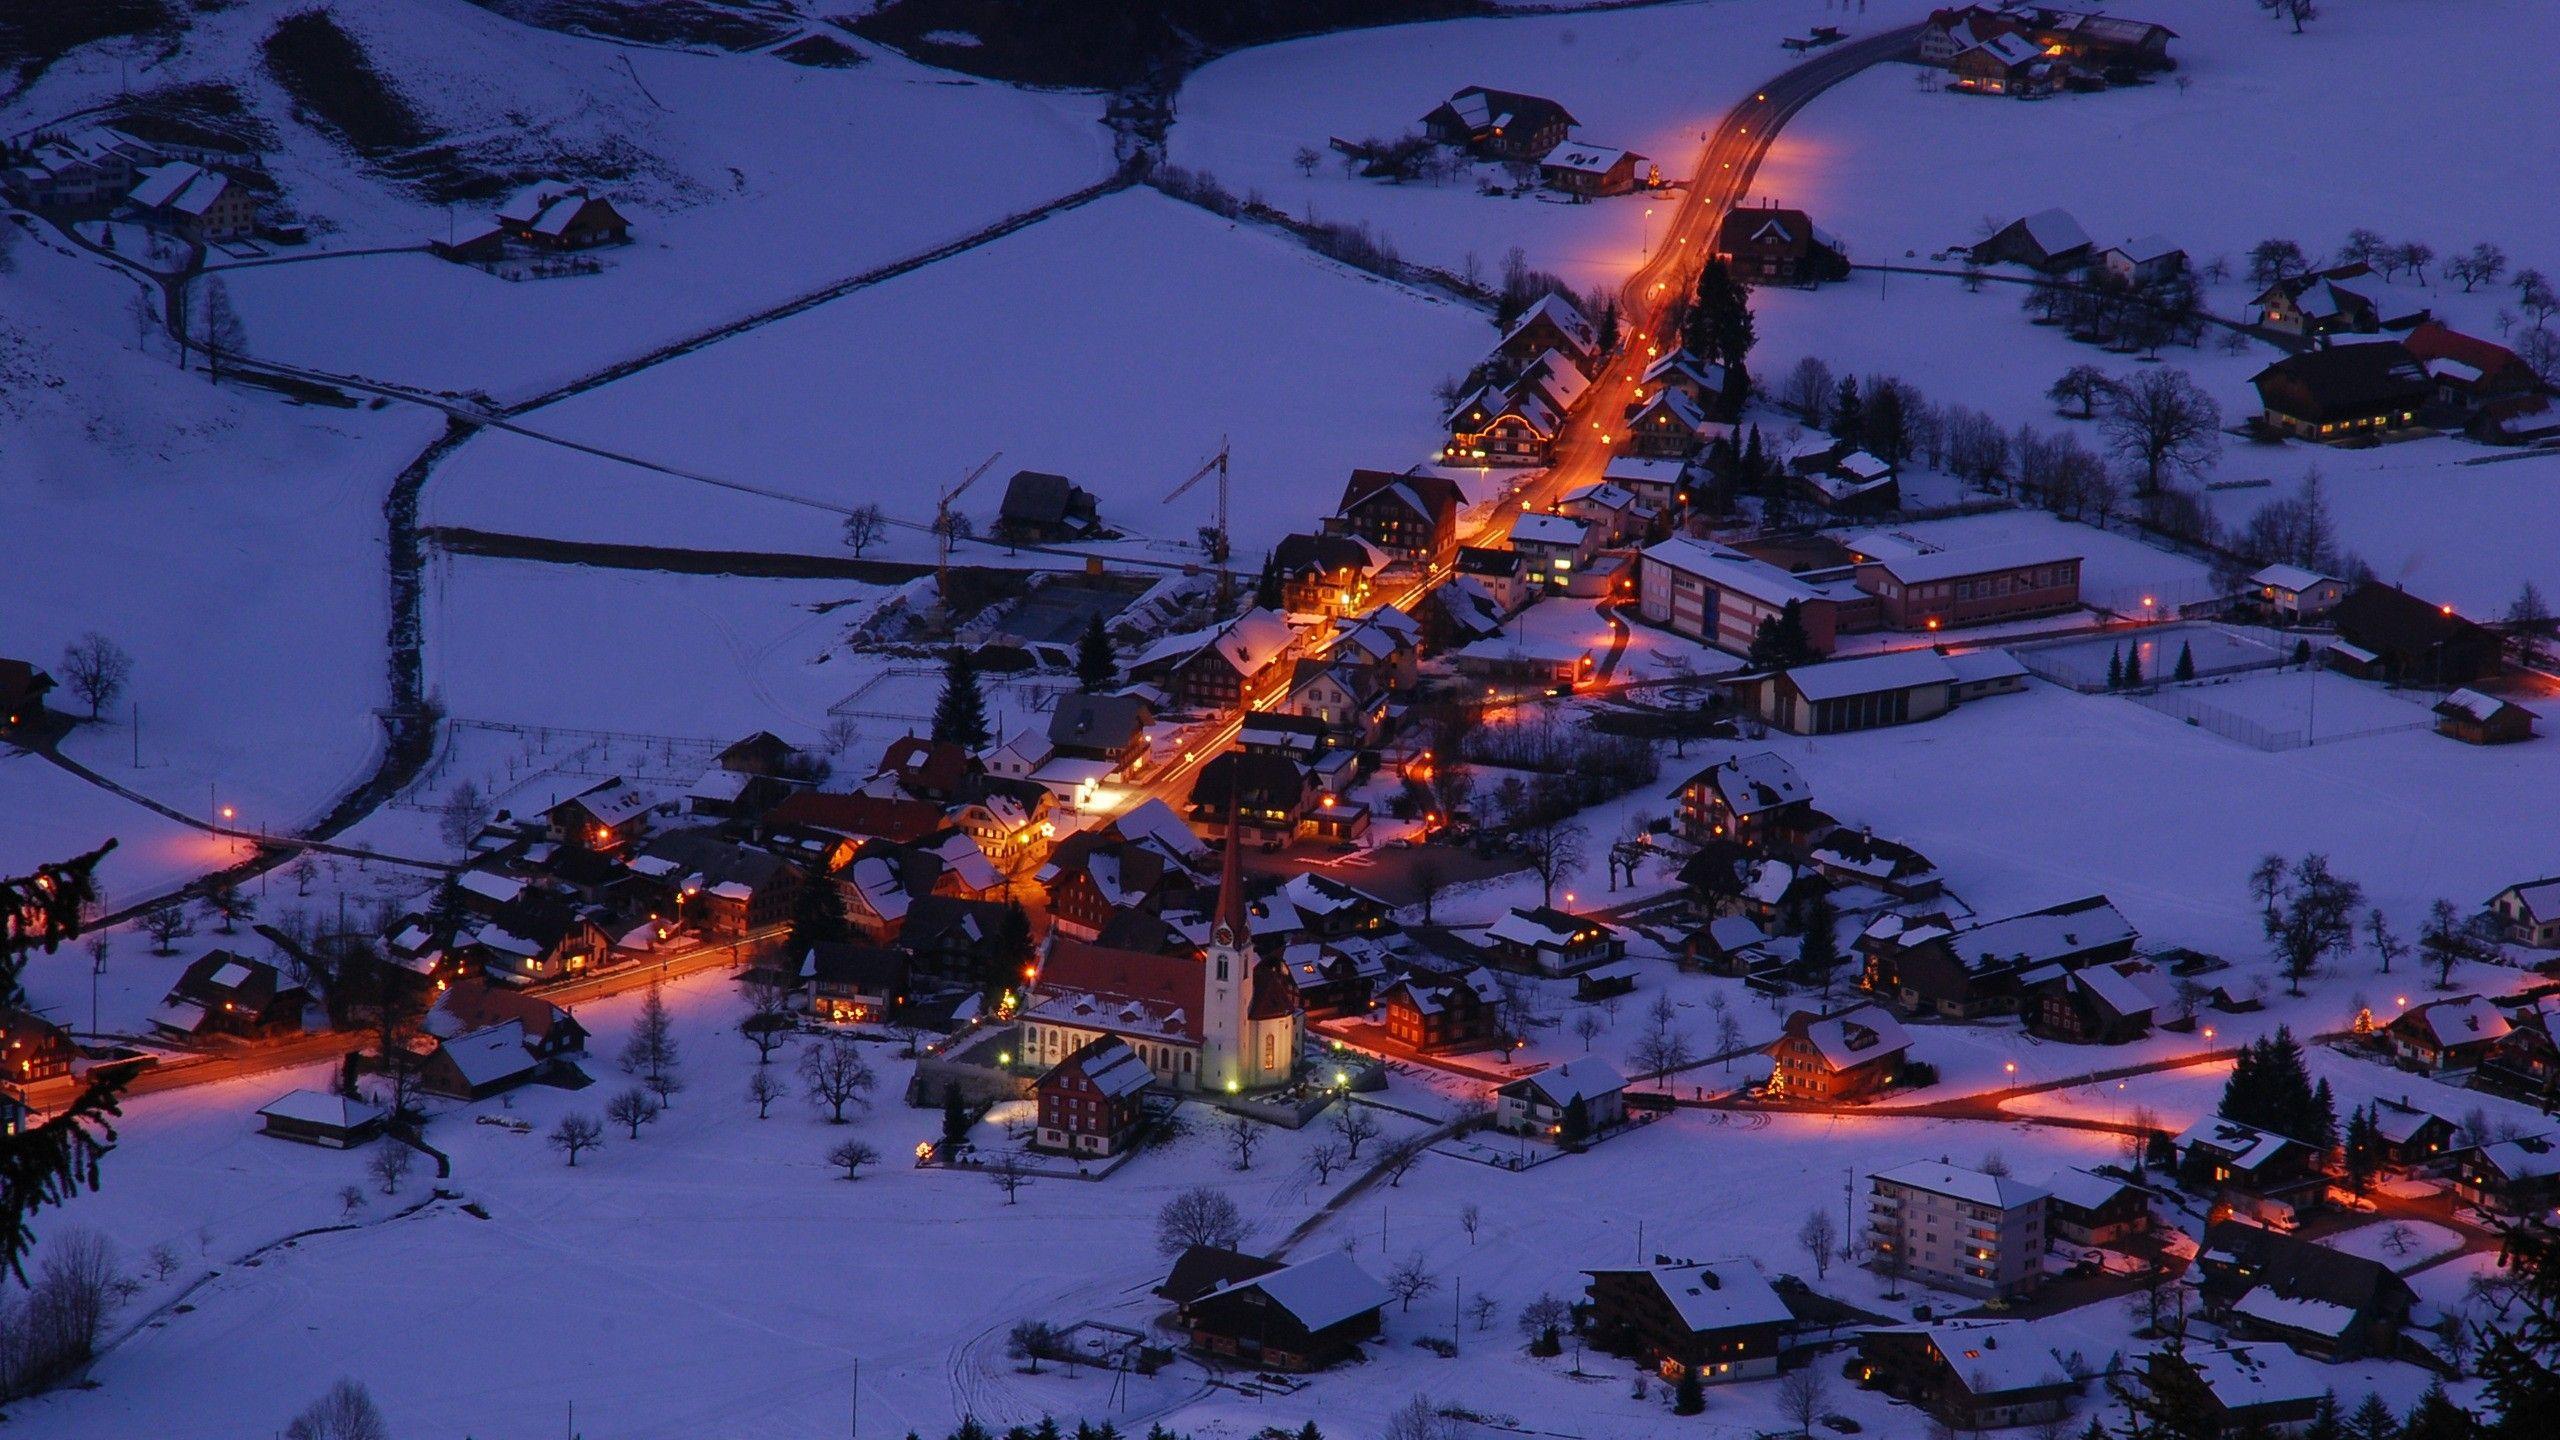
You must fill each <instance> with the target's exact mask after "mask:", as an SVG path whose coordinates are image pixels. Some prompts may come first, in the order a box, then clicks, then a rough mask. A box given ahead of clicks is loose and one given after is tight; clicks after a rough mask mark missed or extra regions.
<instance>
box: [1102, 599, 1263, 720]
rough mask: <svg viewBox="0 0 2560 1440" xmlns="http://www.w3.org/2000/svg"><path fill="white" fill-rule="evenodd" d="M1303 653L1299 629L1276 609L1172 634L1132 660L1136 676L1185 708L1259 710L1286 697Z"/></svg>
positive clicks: (1130, 671) (1131, 674)
mask: <svg viewBox="0 0 2560 1440" xmlns="http://www.w3.org/2000/svg"><path fill="white" fill-rule="evenodd" d="M1297 656H1298V632H1297V631H1295V630H1293V629H1291V628H1290V627H1289V622H1288V620H1287V619H1286V618H1284V617H1283V616H1281V615H1280V614H1278V613H1277V612H1275V611H1270V610H1262V609H1253V610H1247V611H1245V612H1244V613H1243V614H1241V615H1238V616H1237V617H1236V618H1234V619H1233V620H1230V621H1228V622H1227V623H1225V624H1224V625H1219V626H1215V627H1212V628H1209V629H1205V630H1194V631H1191V632H1190V633H1188V634H1183V635H1169V636H1166V637H1165V638H1164V639H1162V640H1159V641H1157V642H1156V643H1155V644H1153V645H1151V646H1149V647H1147V649H1145V650H1144V651H1142V652H1140V654H1139V655H1138V657H1137V659H1135V660H1133V661H1132V662H1130V665H1129V677H1130V679H1132V680H1135V681H1140V682H1144V683H1149V684H1154V685H1156V686H1158V687H1160V688H1161V689H1162V690H1163V691H1164V693H1165V694H1166V695H1168V696H1170V697H1171V698H1172V701H1173V704H1174V705H1175V706H1176V707H1177V708H1180V709H1185V710H1213V711H1214V710H1259V709H1262V708H1264V707H1265V706H1267V705H1269V704H1270V703H1271V702H1273V701H1276V700H1278V699H1279V698H1280V696H1281V694H1282V692H1283V691H1284V690H1285V688H1286V686H1287V684H1288V679H1289V672H1290V662H1291V661H1293V660H1295V659H1296V658H1297Z"/></svg>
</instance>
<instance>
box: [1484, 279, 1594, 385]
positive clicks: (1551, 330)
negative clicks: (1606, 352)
mask: <svg viewBox="0 0 2560 1440" xmlns="http://www.w3.org/2000/svg"><path fill="white" fill-rule="evenodd" d="M1549 351H1554V352H1556V353H1557V354H1560V355H1562V356H1564V357H1565V358H1566V359H1568V360H1570V361H1572V362H1573V363H1574V364H1575V365H1577V366H1579V367H1581V369H1582V371H1583V373H1585V374H1589V373H1590V372H1591V370H1592V369H1593V367H1594V366H1595V365H1597V363H1598V361H1599V358H1600V332H1599V330H1598V329H1596V328H1594V327H1593V325H1592V323H1591V321H1590V320H1589V319H1588V318H1586V317H1585V316H1584V315H1583V313H1582V311H1581V310H1579V309H1577V308H1575V306H1574V303H1573V302H1572V301H1570V300H1568V299H1566V298H1565V297H1563V296H1562V295H1544V296H1540V297H1539V299H1538V302H1537V303H1536V304H1534V305H1531V306H1530V307H1529V308H1528V309H1526V310H1524V311H1522V312H1521V313H1520V318H1519V319H1517V320H1514V321H1512V322H1511V328H1510V329H1508V330H1505V331H1503V332H1502V338H1501V340H1499V341H1497V342H1495V345H1494V355H1495V356H1496V357H1497V358H1499V359H1502V360H1507V361H1509V362H1510V363H1512V364H1513V365H1517V366H1519V367H1520V368H1521V369H1522V370H1524V371H1525V370H1526V369H1528V367H1530V366H1531V365H1533V364H1535V363H1537V360H1538V357H1539V356H1541V355H1544V354H1546V353H1547V352H1549Z"/></svg>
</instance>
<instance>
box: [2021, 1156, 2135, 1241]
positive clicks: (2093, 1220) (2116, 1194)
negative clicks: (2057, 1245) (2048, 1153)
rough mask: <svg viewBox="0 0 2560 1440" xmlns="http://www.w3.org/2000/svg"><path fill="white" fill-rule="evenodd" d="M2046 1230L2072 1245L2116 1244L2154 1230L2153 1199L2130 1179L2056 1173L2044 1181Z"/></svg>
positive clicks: (2082, 1172)
mask: <svg viewBox="0 0 2560 1440" xmlns="http://www.w3.org/2000/svg"><path fill="white" fill-rule="evenodd" d="M2042 1188H2043V1190H2044V1192H2045V1195H2046V1197H2047V1204H2046V1206H2045V1221H2044V1223H2045V1230H2046V1232H2047V1234H2048V1235H2050V1236H2051V1238H2053V1239H2054V1240H2057V1241H2061V1242H2063V1243H2066V1244H2071V1245H2113V1244H2115V1243H2116V1242H2117V1241H2119V1240H2123V1239H2125V1238H2127V1237H2129V1236H2133V1235H2139V1234H2142V1233H2143V1232H2145V1231H2147V1230H2149V1229H2150V1228H2151V1197H2150V1196H2149V1195H2148V1194H2146V1193H2145V1192H2144V1190H2143V1188H2142V1187H2141V1186H2139V1185H2136V1184H2134V1183H2133V1182H2131V1181H2129V1180H2119V1179H2117V1178H2115V1177H2114V1176H2112V1175H2097V1174H2092V1173H2091V1172H2089V1171H2087V1170H2077V1169H2063V1170H2056V1171H2054V1172H2053V1173H2052V1174H2051V1175H2048V1176H2046V1177H2045V1179H2044V1183H2043V1186H2042Z"/></svg>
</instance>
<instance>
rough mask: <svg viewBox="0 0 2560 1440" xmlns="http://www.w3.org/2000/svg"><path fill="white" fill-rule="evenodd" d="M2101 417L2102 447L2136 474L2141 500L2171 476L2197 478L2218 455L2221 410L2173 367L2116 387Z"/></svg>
mask: <svg viewBox="0 0 2560 1440" xmlns="http://www.w3.org/2000/svg"><path fill="white" fill-rule="evenodd" d="M2103 413H2104V418H2103V419H2102V420H2101V422H2100V424H2101V427H2102V428H2103V430H2104V431H2105V434H2106V437H2107V443H2108V444H2109V445H2110V446H2112V447H2113V448H2114V449H2115V452H2116V453H2117V454H2118V455H2120V456H2122V457H2123V458H2124V459H2125V460H2126V461H2127V462H2128V463H2129V464H2131V465H2132V466H2133V468H2134V469H2135V470H2136V471H2138V472H2139V474H2140V484H2141V493H2143V494H2144V495H2154V494H2157V493H2159V491H2160V487H2161V485H2162V483H2163V482H2164V481H2166V480H2167V479H2169V478H2170V477H2172V476H2176V475H2195V474H2201V473H2202V472H2203V471H2204V469H2205V468H2206V467H2207V466H2209V465H2211V464H2212V463H2213V462H2214V461H2215V460H2216V459H2218V458H2219V457H2220V456H2221V454H2222V407H2221V406H2220V405H2219V404H2216V403H2215V402H2214V398H2213V397H2212V396H2211V395H2209V394H2207V393H2205V391H2204V388H2203V387H2202V386H2200V385H2198V384H2196V382H2195V380H2194V379H2193V378H2192V377H2190V376H2189V375H2188V374H2187V372H2186V371H2184V370H2180V369H2177V368H2176V367H2174V366H2163V367H2161V368H2159V369H2156V370H2148V371H2145V372H2143V373H2142V374H2140V375H2137V376H2135V377H2134V378H2132V379H2130V380H2127V381H2125V382H2123V383H2122V384H2119V385H2118V386H2116V387H2115V390H2114V392H2113V393H2112V394H2110V395H2109V396H2108V397H2107V400H2106V408H2105V411H2104V412H2103Z"/></svg>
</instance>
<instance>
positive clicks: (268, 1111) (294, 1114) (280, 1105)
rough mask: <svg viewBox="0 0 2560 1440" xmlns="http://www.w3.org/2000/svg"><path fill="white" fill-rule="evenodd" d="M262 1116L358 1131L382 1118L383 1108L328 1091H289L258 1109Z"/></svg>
mask: <svg viewBox="0 0 2560 1440" xmlns="http://www.w3.org/2000/svg"><path fill="white" fill-rule="evenodd" d="M258 1113H259V1114H260V1115H262V1116H273V1117H275V1118H276V1119H278V1120H292V1121H296V1122H298V1123H300V1124H304V1125H325V1126H328V1127H330V1128H332V1129H337V1130H358V1129H362V1128H363V1127H365V1126H367V1125H370V1124H372V1123H374V1122H375V1121H377V1120H379V1119H381V1118H382V1107H380V1106H378V1105H368V1104H366V1103H365V1102H363V1101H362V1100H353V1099H349V1098H348V1097H346V1096H344V1095H340V1094H338V1093H336V1092H335V1091H330V1090H288V1091H286V1092H285V1093H284V1094H282V1095H279V1096H277V1097H276V1098H274V1099H273V1100H270V1101H268V1102H267V1103H266V1104H265V1105H263V1106H261V1107H259V1110H258Z"/></svg>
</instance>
